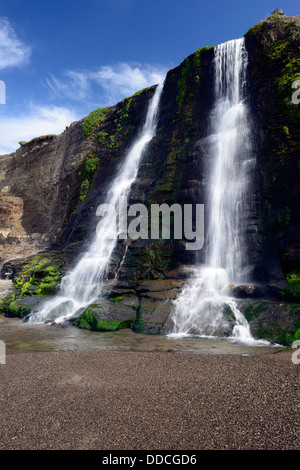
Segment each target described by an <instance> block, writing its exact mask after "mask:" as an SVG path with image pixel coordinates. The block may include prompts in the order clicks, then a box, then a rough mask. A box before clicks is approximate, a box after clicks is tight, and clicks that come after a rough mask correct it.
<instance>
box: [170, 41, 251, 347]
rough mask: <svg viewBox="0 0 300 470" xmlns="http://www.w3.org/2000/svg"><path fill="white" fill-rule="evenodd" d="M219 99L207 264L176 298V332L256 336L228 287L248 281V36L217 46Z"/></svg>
mask: <svg viewBox="0 0 300 470" xmlns="http://www.w3.org/2000/svg"><path fill="white" fill-rule="evenodd" d="M214 70H215V82H214V88H215V102H214V106H213V110H212V114H211V123H210V131H209V136H208V138H209V143H210V145H209V147H210V153H209V162H210V167H209V171H208V175H209V177H208V190H207V205H208V220H207V224H208V228H207V240H206V245H205V249H206V255H205V265H201V266H199V267H198V268H196V272H195V277H194V278H193V279H192V281H191V282H190V283H189V284H188V285H187V286H186V287H185V288H184V290H183V291H182V293H181V295H180V296H179V297H178V298H177V300H176V301H175V302H174V303H175V305H174V310H173V312H172V319H173V322H174V329H173V332H172V333H173V334H177V335H189V334H191V335H200V336H201V335H203V336H224V335H225V336H229V337H232V338H237V339H241V340H245V341H252V340H253V337H252V334H251V331H250V328H249V325H248V322H247V321H246V319H245V317H244V316H243V315H242V313H241V312H240V311H239V309H238V308H237V304H236V301H235V300H234V299H233V298H230V297H228V294H227V292H228V285H229V284H230V283H233V284H240V283H242V282H245V281H247V274H248V273H247V250H246V242H245V239H244V236H245V227H244V225H243V221H245V220H246V216H247V207H246V197H247V190H248V186H249V182H250V173H251V168H253V165H254V164H255V159H254V157H253V152H252V145H251V127H250V117H249V112H248V109H247V104H246V101H245V97H246V96H245V95H246V93H245V92H246V70H247V51H246V49H245V44H244V38H241V39H236V40H232V41H228V42H226V43H223V44H220V45H219V46H217V47H215V57H214Z"/></svg>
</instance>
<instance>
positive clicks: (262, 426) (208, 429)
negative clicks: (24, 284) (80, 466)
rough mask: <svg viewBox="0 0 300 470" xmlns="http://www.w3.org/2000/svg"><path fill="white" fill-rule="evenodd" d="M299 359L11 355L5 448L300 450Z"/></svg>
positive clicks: (4, 394)
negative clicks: (294, 360) (297, 362)
mask: <svg viewBox="0 0 300 470" xmlns="http://www.w3.org/2000/svg"><path fill="white" fill-rule="evenodd" d="M291 356H292V352H291V351H286V352H280V353H277V354H265V355H254V356H243V355H218V354H216V355H213V354H211V355H210V354H186V353H174V352H145V353H143V352H111V351H109V352H106V351H58V352H56V351H53V352H41V353H17V354H8V355H7V357H6V364H1V365H0V376H1V383H0V406H1V415H0V416H1V417H0V449H1V450H13V449H18V450H21V449H30V450H37V449H63V450H80V449H83V450H85V449H86V450H89V449H96V450H144V449H145V450H151V449H153V450H154V449H155V450H223V449H228V450H237V449H241V450H246V449H247V450H260V449H265V450H275V449H277V450H285V449H289V450H292V449H294V450H296V449H297V450H299V447H300V446H299V428H298V429H297V421H298V418H299V371H300V366H299V365H296V364H293V362H292V360H291Z"/></svg>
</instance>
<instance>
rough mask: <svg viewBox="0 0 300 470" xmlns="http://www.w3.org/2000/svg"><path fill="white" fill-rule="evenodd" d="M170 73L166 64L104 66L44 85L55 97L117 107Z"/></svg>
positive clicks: (72, 72) (50, 81) (70, 73)
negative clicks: (119, 103) (120, 102)
mask: <svg viewBox="0 0 300 470" xmlns="http://www.w3.org/2000/svg"><path fill="white" fill-rule="evenodd" d="M166 72H167V67H165V66H163V65H151V64H128V63H125V62H120V63H117V64H114V65H103V66H101V67H99V68H98V69H96V70H85V71H68V72H66V73H65V74H64V75H63V77H61V78H59V79H58V78H57V77H54V76H53V75H52V76H50V77H48V78H47V80H46V82H45V85H46V87H47V88H48V89H49V90H50V91H51V93H52V94H53V96H54V97H56V98H57V97H59V96H60V97H64V98H68V99H71V100H75V101H84V100H89V101H94V102H97V103H99V106H110V105H113V104H116V103H117V102H118V101H120V100H122V99H123V98H125V97H127V96H131V95H132V94H134V93H135V92H136V91H139V90H141V89H143V88H146V87H148V86H151V85H155V84H157V83H159V82H160V81H161V80H162V78H163V77H164V76H165V74H166Z"/></svg>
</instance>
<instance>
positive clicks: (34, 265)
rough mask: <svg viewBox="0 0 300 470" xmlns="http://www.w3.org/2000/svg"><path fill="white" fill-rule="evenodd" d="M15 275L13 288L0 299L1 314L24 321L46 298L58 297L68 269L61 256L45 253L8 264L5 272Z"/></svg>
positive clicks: (4, 269)
mask: <svg viewBox="0 0 300 470" xmlns="http://www.w3.org/2000/svg"><path fill="white" fill-rule="evenodd" d="M7 269H10V271H11V272H12V274H13V283H12V288H11V289H10V290H9V291H8V292H7V293H6V294H5V295H4V296H3V297H2V298H1V299H0V312H2V313H4V314H5V315H6V316H10V317H20V318H23V317H24V316H26V315H27V314H29V313H30V312H31V310H32V309H33V308H34V307H36V306H37V305H38V304H39V303H41V302H42V301H43V300H44V299H45V298H47V297H50V296H52V295H54V294H55V292H56V289H57V286H58V284H59V283H60V281H61V279H62V277H63V275H64V270H65V260H64V258H63V256H62V255H61V254H57V253H52V254H50V253H47V254H46V253H41V254H39V255H35V256H33V257H30V258H27V259H25V260H14V261H11V262H8V263H6V264H5V266H4V267H3V269H2V271H7Z"/></svg>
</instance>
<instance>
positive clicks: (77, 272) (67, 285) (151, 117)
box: [26, 81, 164, 323]
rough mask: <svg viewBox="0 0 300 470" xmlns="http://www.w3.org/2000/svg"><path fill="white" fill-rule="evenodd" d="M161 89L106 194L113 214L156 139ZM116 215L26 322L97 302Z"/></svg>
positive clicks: (113, 241)
mask: <svg viewBox="0 0 300 470" xmlns="http://www.w3.org/2000/svg"><path fill="white" fill-rule="evenodd" d="M163 86H164V81H162V82H161V83H160V84H158V86H157V87H156V90H155V93H154V96H153V98H152V99H151V102H150V103H149V107H148V110H147V116H146V120H145V124H144V126H143V128H142V129H141V132H140V134H139V136H138V138H137V139H136V141H135V142H134V144H133V145H132V147H131V148H130V150H129V151H128V153H127V155H126V156H125V159H124V162H123V164H122V167H121V168H120V170H119V172H118V174H117V176H116V178H115V179H114V181H113V183H112V185H111V187H110V188H109V190H108V193H107V197H106V203H107V204H109V205H110V207H114V208H115V209H116V210H115V213H116V212H118V209H117V208H118V205H119V202H120V201H121V200H122V199H123V198H125V197H126V196H128V194H129V192H130V189H131V186H132V184H133V182H134V181H135V179H136V177H137V172H138V168H139V163H140V160H141V157H142V155H143V152H144V150H145V148H146V146H147V144H148V143H149V142H150V141H151V140H152V138H153V137H154V135H155V132H156V125H157V117H158V107H159V103H160V97H161V94H162V90H163ZM126 210H127V207H126ZM115 213H113V211H111V212H110V213H108V215H107V217H106V224H103V225H101V228H100V229H98V230H96V233H95V236H94V239H93V241H92V243H91V244H90V246H89V248H88V250H87V251H86V252H85V253H84V254H83V256H82V257H81V258H80V260H79V262H78V263H77V265H76V266H75V267H74V269H73V270H71V271H70V273H69V274H67V275H66V276H65V277H64V278H63V279H62V282H61V285H60V292H59V293H58V295H57V296H55V297H54V298H53V299H51V300H49V301H48V302H46V303H45V304H44V306H43V307H42V308H41V309H40V310H38V311H36V312H35V311H33V312H32V313H31V314H30V315H29V316H28V317H27V318H26V321H28V322H33V323H34V322H39V323H43V322H46V321H48V320H51V321H56V322H61V321H63V320H66V319H67V318H70V317H71V316H72V315H73V314H74V313H75V312H76V311H78V310H80V309H83V308H84V307H86V306H88V305H89V304H91V303H94V302H97V300H99V296H100V295H101V291H102V287H103V284H104V282H105V280H106V278H107V271H108V267H109V263H110V260H111V256H112V253H113V250H114V248H115V246H116V243H117V238H118V235H119V233H114V234H113V235H114V236H111V235H112V234H111V228H112V227H114V225H115V219H114V220H113V219H111V220H110V218H112V217H115ZM119 230H121V228H120V229H119Z"/></svg>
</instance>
